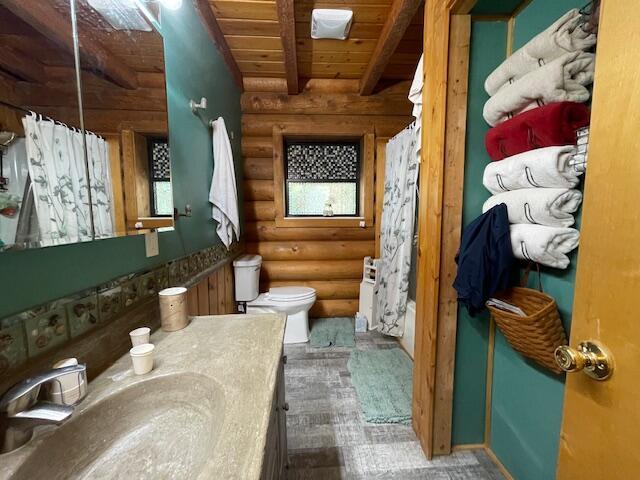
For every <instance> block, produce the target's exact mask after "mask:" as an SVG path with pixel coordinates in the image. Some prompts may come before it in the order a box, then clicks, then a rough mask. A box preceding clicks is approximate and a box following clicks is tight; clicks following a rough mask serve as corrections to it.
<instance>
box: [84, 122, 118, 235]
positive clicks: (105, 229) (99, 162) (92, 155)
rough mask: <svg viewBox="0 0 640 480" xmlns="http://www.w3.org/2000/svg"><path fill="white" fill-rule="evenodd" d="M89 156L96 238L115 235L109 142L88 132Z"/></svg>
mask: <svg viewBox="0 0 640 480" xmlns="http://www.w3.org/2000/svg"><path fill="white" fill-rule="evenodd" d="M87 158H88V160H89V181H90V184H91V207H92V212H93V227H94V232H95V238H108V237H113V235H114V231H113V229H114V223H115V222H114V217H113V215H114V212H113V188H112V184H111V167H110V164H109V144H108V143H107V141H106V140H105V139H103V138H102V137H98V136H97V135H96V134H94V133H91V132H87Z"/></svg>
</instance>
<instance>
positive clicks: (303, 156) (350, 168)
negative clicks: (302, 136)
mask: <svg viewBox="0 0 640 480" xmlns="http://www.w3.org/2000/svg"><path fill="white" fill-rule="evenodd" d="M284 147H285V148H284V188H285V195H284V197H285V211H286V216H287V217H322V216H325V217H357V216H359V215H360V164H361V162H360V150H361V149H360V140H347V141H333V140H332V141H302V140H290V139H286V140H285V145H284Z"/></svg>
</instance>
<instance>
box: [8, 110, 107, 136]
mask: <svg viewBox="0 0 640 480" xmlns="http://www.w3.org/2000/svg"><path fill="white" fill-rule="evenodd" d="M0 105H4V106H5V107H8V108H13V109H14V110H18V111H20V112H24V113H29V114H30V113H34V114H36V115H41V114H39V113H37V112H34V111H33V110H29V109H26V108H24V107H19V106H17V105H14V104H12V103H9V102H5V101H4V100H0ZM41 116H42V117H44V118H46V119H47V120H51V121H52V122H54V123H57V124H58V125H62V126H63V127H67V128H69V126H68V125H67V124H66V123H63V122H61V121H60V120H55V119H53V118H51V117H49V116H47V115H41ZM71 129H72V130H74V128H73V127H72V128H71ZM75 130H79V131H82V129H81V128H79V129H78V128H75ZM84 132H85V133H87V134H89V135H95V136H96V137H98V138H102V139H103V140H104V138H103V137H102V135H98V134H97V133H94V132H92V131H91V130H86V129H85V130H84Z"/></svg>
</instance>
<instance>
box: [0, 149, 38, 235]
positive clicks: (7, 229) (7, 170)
mask: <svg viewBox="0 0 640 480" xmlns="http://www.w3.org/2000/svg"><path fill="white" fill-rule="evenodd" d="M2 160H3V167H4V171H3V176H5V177H6V178H7V180H8V182H7V189H6V191H0V214H1V215H2V217H0V242H2V243H0V245H13V244H14V243H16V237H17V235H18V230H19V229H18V226H19V225H20V223H21V222H20V219H21V217H22V215H23V212H24V209H25V202H26V199H27V193H28V191H29V189H28V185H29V182H28V178H29V168H28V166H27V151H26V147H25V141H24V138H16V139H15V140H14V141H13V142H12V143H11V144H10V145H9V146H8V147H7V148H6V149H4V151H3V152H2ZM36 233H37V230H36ZM34 240H38V238H37V236H36V237H35V238H34V239H33V240H31V241H34ZM27 241H29V240H27Z"/></svg>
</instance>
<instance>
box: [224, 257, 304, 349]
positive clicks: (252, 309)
mask: <svg viewBox="0 0 640 480" xmlns="http://www.w3.org/2000/svg"><path fill="white" fill-rule="evenodd" d="M261 265H262V257H261V256H260V255H251V254H247V255H242V256H240V257H238V258H237V259H235V260H234V261H233V269H234V273H235V294H236V302H242V303H245V302H246V313H273V312H283V313H286V314H287V325H286V328H285V332H284V343H304V342H308V341H309V310H310V309H311V307H312V306H313V304H314V303H315V302H316V291H315V289H313V288H310V287H303V286H299V287H298V286H292V287H271V288H270V289H269V291H268V292H265V293H260V290H259V285H260V267H261Z"/></svg>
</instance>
